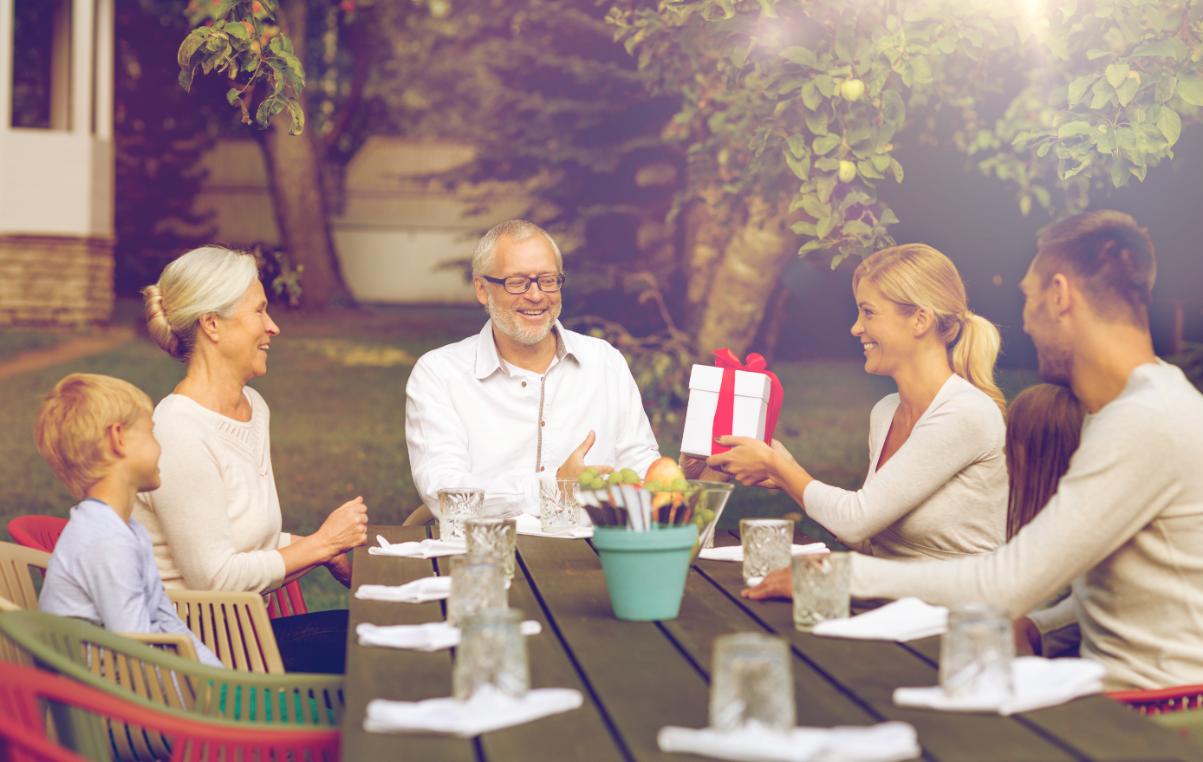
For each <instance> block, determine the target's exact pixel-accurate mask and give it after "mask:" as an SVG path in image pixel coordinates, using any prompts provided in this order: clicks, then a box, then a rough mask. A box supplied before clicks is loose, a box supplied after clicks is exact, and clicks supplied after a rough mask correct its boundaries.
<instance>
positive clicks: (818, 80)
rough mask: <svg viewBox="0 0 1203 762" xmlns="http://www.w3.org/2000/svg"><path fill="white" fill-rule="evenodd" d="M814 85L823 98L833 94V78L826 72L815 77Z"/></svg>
mask: <svg viewBox="0 0 1203 762" xmlns="http://www.w3.org/2000/svg"><path fill="white" fill-rule="evenodd" d="M815 87H817V88H818V89H819V93H820V94H821V95H822V96H823V97H824V98H830V97H832V96H834V95H835V80H834V79H832V78H831V77H830V76H828V75H827V74H820V75H819V76H817V77H815Z"/></svg>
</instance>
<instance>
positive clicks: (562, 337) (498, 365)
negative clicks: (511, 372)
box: [474, 319, 581, 381]
mask: <svg viewBox="0 0 1203 762" xmlns="http://www.w3.org/2000/svg"><path fill="white" fill-rule="evenodd" d="M552 333H553V334H554V335H555V337H556V360H563V359H564V358H566V357H571V358H573V359H574V360H576V361H577V362H578V363H579V362H580V361H581V354H580V349H581V348H580V346H579V339H578V337H577V336H575V335H574V334H573V333H572V332H571V331H568V330H565V328H564V326H563V324H561V323H560V321H559V320H557V321H556V323H555V325H554V326H553V327H552ZM474 371H475V375H476V378H477V380H479V381H483V380H484V379H486V378H488V377H489V376H491V375H493V374H494V373H496V372H497V371H501V372H502V373H505V372H506V370H505V365H504V364H503V363H502V362H501V356H500V355H499V354H497V342H495V341H493V321H492V320H491V319H490V320H487V321H486V322H485V325H484V328H481V329H480V333H479V334H477V342H476V363H475V366H474Z"/></svg>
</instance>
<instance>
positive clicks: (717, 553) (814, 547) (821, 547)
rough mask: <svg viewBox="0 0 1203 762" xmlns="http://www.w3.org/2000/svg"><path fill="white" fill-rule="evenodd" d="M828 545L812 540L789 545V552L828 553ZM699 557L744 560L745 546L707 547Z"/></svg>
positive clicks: (793, 553) (713, 559) (792, 554)
mask: <svg viewBox="0 0 1203 762" xmlns="http://www.w3.org/2000/svg"><path fill="white" fill-rule="evenodd" d="M826 552H827V545H826V544H825V543H821V542H812V543H809V544H807V545H791V546H789V554H790V555H791V556H808V555H811V554H814V553H826ZM698 558H702V559H705V560H707V561H738V562H742V561H743V560H744V548H743V546H742V545H725V546H723V547H721V548H706V549H704V550H703V551H702V552H700V553H698Z"/></svg>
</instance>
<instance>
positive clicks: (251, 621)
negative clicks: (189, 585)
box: [167, 590, 284, 674]
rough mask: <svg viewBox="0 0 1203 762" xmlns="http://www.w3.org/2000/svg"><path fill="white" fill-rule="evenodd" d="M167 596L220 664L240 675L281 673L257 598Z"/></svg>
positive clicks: (250, 595) (177, 593) (172, 592)
mask: <svg viewBox="0 0 1203 762" xmlns="http://www.w3.org/2000/svg"><path fill="white" fill-rule="evenodd" d="M167 595H168V596H169V597H170V598H171V600H172V602H173V603H175V608H176V611H177V612H179V615H180V619H182V620H184V624H186V625H188V628H189V629H190V630H192V632H193V634H195V635H196V637H197V638H198V639H199V640H200V641H201V642H202V643H204V644H205V645H206V646H208V647H209V650H211V651H212V652H213V653H214V654H216V655H217V658H219V659H221V662H222V664H224V665H226V666H227V667H229V668H231V669H236V670H239V671H242V672H259V673H264V674H282V673H283V672H284V661H283V660H282V659H281V658H280V647H279V645H278V644H277V643H276V635H275V633H274V632H273V631H272V626H271V619H270V618H269V617H268V616H267V607H266V606H265V605H264V603H263V598H262V597H260V596H259V595H256V594H255V593H231V592H209V591H202V590H169V591H167Z"/></svg>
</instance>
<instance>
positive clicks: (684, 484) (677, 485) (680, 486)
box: [670, 476, 689, 492]
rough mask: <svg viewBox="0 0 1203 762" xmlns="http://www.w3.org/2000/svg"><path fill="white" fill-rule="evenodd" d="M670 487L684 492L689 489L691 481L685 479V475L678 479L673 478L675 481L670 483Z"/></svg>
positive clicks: (675, 490)
mask: <svg viewBox="0 0 1203 762" xmlns="http://www.w3.org/2000/svg"><path fill="white" fill-rule="evenodd" d="M670 487H671V489H672V491H673V492H684V491H686V490H687V489H689V482H688V481H686V480H685V477H684V476H682V477H679V478H677V479H673V483H672V484H671V485H670Z"/></svg>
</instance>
